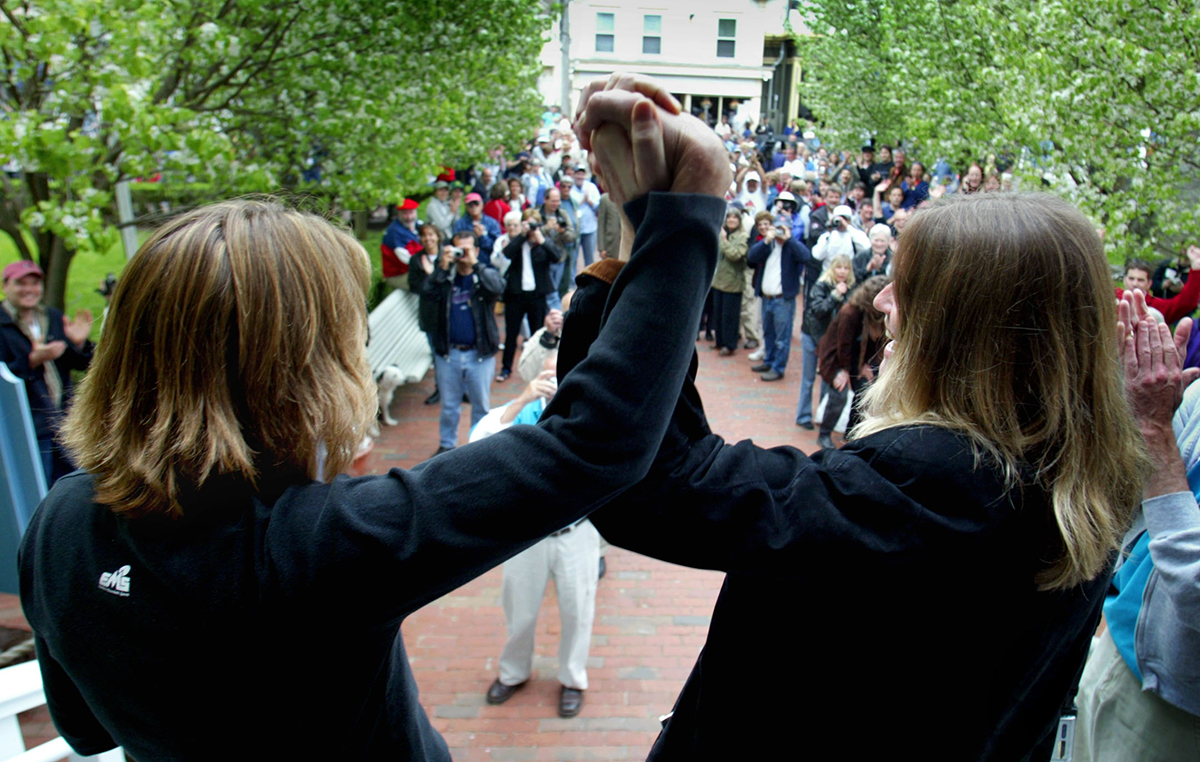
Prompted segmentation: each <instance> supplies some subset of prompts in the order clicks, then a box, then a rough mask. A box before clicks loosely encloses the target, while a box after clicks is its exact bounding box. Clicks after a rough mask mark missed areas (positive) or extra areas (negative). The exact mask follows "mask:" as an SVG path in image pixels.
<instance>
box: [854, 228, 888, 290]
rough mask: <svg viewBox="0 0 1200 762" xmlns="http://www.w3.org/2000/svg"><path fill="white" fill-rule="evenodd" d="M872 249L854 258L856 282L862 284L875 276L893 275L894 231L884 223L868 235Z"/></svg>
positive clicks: (872, 229) (861, 252)
mask: <svg viewBox="0 0 1200 762" xmlns="http://www.w3.org/2000/svg"><path fill="white" fill-rule="evenodd" d="M867 238H869V239H870V242H871V248H870V250H868V251H860V252H858V254H856V255H855V256H854V259H853V260H852V261H853V262H854V280H855V281H857V282H858V283H862V282H863V281H865V280H866V279H867V278H870V277H871V276H873V275H891V274H892V229H891V228H890V227H888V226H887V225H884V224H882V223H880V224H878V225H872V226H871V230H870V232H869V233H867Z"/></svg>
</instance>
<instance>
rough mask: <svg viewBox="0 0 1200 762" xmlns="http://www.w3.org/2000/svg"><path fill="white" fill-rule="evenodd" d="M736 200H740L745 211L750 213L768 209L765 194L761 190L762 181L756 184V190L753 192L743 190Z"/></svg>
mask: <svg viewBox="0 0 1200 762" xmlns="http://www.w3.org/2000/svg"><path fill="white" fill-rule="evenodd" d="M738 201H741V202H742V206H744V207H746V211H748V212H750V213H751V214H757V213H758V212H765V211H768V210H767V194H766V193H764V192H763V187H762V183H759V184H758V190H756V191H754V192H750V191H748V190H743V191H742V192H741V193H739V194H738Z"/></svg>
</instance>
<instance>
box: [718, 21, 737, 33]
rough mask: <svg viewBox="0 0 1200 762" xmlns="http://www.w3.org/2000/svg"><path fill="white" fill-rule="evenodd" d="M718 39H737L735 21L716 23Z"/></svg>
mask: <svg viewBox="0 0 1200 762" xmlns="http://www.w3.org/2000/svg"><path fill="white" fill-rule="evenodd" d="M717 36H718V37H737V19H720V20H719V21H717Z"/></svg>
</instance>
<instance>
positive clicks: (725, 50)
mask: <svg viewBox="0 0 1200 762" xmlns="http://www.w3.org/2000/svg"><path fill="white" fill-rule="evenodd" d="M736 50H737V19H720V20H718V21H717V58H733V57H734V56H735V55H736Z"/></svg>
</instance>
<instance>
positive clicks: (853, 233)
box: [812, 227, 871, 262]
mask: <svg viewBox="0 0 1200 762" xmlns="http://www.w3.org/2000/svg"><path fill="white" fill-rule="evenodd" d="M870 249H871V239H869V238H867V234H866V233H864V232H862V231H861V230H859V229H858V228H855V227H851V228H847V229H846V232H844V233H843V232H842V231H841V230H838V229H837V228H831V229H830V230H827V231H825V232H824V233H822V234H821V237H820V238H818V239H817V245H816V246H814V247H813V250H812V255H813V259H816V260H818V261H821V262H828V261H829V260H831V259H833V258H834V257H835V256H837V255H838V254H845V255H846V256H848V257H850V260H851V261H854V254H855V251H856V250H857V251H870Z"/></svg>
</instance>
